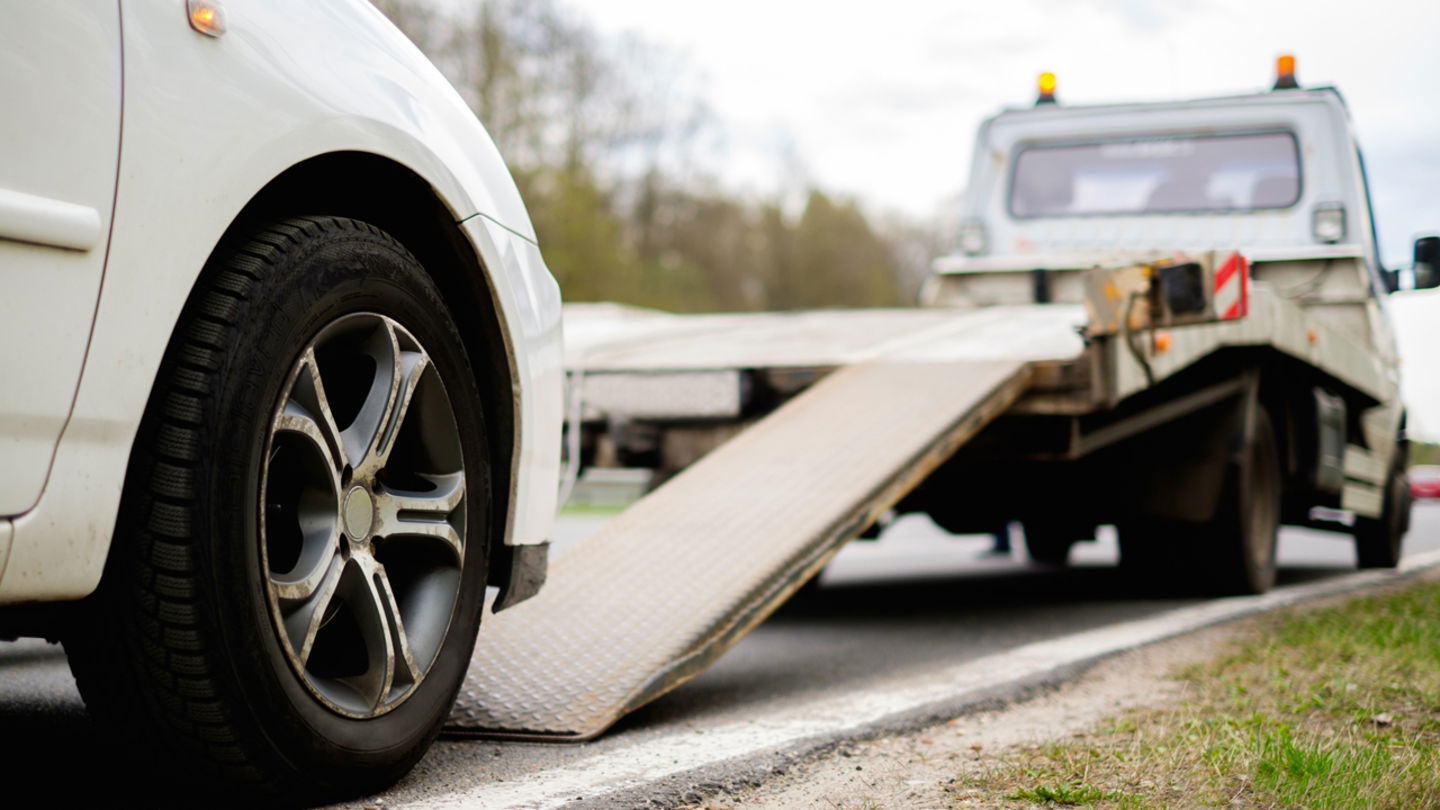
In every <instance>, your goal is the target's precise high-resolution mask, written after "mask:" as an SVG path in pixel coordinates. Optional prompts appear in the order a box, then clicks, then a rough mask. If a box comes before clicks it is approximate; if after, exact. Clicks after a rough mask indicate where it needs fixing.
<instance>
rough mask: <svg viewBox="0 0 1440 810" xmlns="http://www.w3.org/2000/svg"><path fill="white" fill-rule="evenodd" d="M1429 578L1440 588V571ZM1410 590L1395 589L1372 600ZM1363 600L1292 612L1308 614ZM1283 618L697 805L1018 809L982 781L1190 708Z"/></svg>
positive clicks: (1102, 670)
mask: <svg viewBox="0 0 1440 810" xmlns="http://www.w3.org/2000/svg"><path fill="white" fill-rule="evenodd" d="M1419 580H1420V581H1423V582H1429V583H1435V582H1437V581H1440V573H1436V572H1430V573H1427V574H1425V575H1422V577H1420V578H1419ZM1412 584H1413V581H1412ZM1404 587H1407V586H1406V585H1404V584H1395V585H1392V586H1388V587H1384V588H1380V589H1373V590H1371V591H1369V594H1370V595H1375V594H1383V593H1386V592H1390V591H1394V590H1396V589H1399V588H1404ZM1353 596H1354V595H1353V594H1352V595H1350V596H1342V597H1332V598H1326V599H1320V600H1316V601H1313V602H1308V603H1306V604H1305V605H1304V606H1303V607H1300V608H1292V609H1293V610H1298V611H1303V612H1308V611H1312V610H1315V609H1317V608H1321V607H1325V606H1329V605H1334V604H1337V603H1342V602H1345V601H1346V600H1347V599H1348V598H1351V597H1353ZM1274 621H1275V617H1274V616H1259V617H1254V618H1250V619H1245V620H1241V621H1237V622H1231V623H1227V624H1225V625H1221V626H1218V627H1212V628H1209V629H1206V630H1202V631H1199V632H1196V633H1191V634H1187V635H1184V636H1180V637H1177V638H1173V639H1169V640H1167V641H1163V642H1160V643H1157V644H1152V645H1149V646H1146V647H1142V648H1139V649H1135V650H1131V651H1128V652H1125V653H1121V654H1119V655H1116V656H1113V657H1111V658H1108V659H1106V660H1104V661H1101V662H1100V663H1099V664H1097V665H1096V666H1094V667H1092V668H1091V669H1090V670H1089V671H1087V672H1086V673H1084V674H1083V675H1081V676H1079V677H1078V678H1075V679H1074V680H1071V681H1069V682H1067V683H1065V684H1062V685H1060V686H1058V687H1055V688H1054V689H1051V690H1047V691H1044V692H1042V693H1040V694H1038V695H1034V696H1032V697H1029V698H1028V699H1022V700H1017V701H1014V702H1012V703H1009V704H1007V705H1005V706H1003V707H1000V708H998V709H994V710H986V711H981V712H976V713H970V714H965V715H962V716H960V717H956V718H954V719H951V720H949V721H947V722H945V723H941V724H937V725H932V726H929V727H927V728H923V729H921V730H919V731H915V732H911V733H905V734H897V735H886V736H881V737H877V738H873V739H868V740H861V741H855V742H850V743H844V744H841V745H840V746H837V747H835V748H833V749H830V750H829V751H827V752H826V753H825V754H823V755H821V756H819V757H817V758H814V759H810V760H807V761H803V762H801V763H798V764H795V765H794V766H792V767H790V768H788V769H786V770H785V771H784V772H783V773H780V774H778V775H776V776H775V777H774V778H772V779H769V780H767V781H766V782H764V783H763V784H761V785H759V786H756V787H752V788H744V789H738V790H730V791H725V792H722V793H719V794H716V795H713V796H711V797H710V798H709V799H708V800H707V801H706V802H703V803H699V804H692V805H688V806H687V808H688V810H753V809H754V808H824V809H825V810H882V809H884V808H906V810H909V809H910V808H916V809H917V810H926V809H928V808H947V810H948V809H950V808H957V807H964V808H1015V807H1017V806H1021V804H1022V803H1017V802H1014V801H1007V800H1005V799H1003V798H997V795H996V792H995V791H993V790H986V789H984V787H983V781H980V780H979V778H980V777H983V776H985V775H986V774H992V773H994V772H996V770H997V769H999V768H1003V767H1006V766H1010V767H1013V766H1014V764H1015V763H1016V762H1017V761H1023V760H1025V759H1026V758H1027V757H1031V756H1034V755H1036V754H1038V753H1039V752H1041V751H1043V750H1049V749H1050V748H1052V747H1053V746H1054V745H1055V744H1057V743H1074V742H1086V741H1087V738H1093V737H1097V736H1098V735H1099V733H1100V732H1101V731H1102V730H1103V729H1105V728H1106V726H1107V724H1109V723H1113V722H1114V721H1115V720H1116V718H1119V717H1121V716H1122V715H1131V714H1133V713H1135V712H1137V711H1143V710H1154V709H1164V708H1168V707H1175V706H1179V705H1181V704H1184V703H1187V702H1189V701H1190V700H1192V699H1193V698H1195V697H1196V694H1195V693H1196V686H1195V685H1194V684H1193V683H1190V682H1186V681H1184V680H1182V679H1181V678H1179V677H1177V676H1176V673H1179V672H1181V671H1183V670H1185V669H1186V668H1187V667H1191V666H1192V665H1197V664H1203V663H1206V662H1209V661H1212V660H1214V659H1216V658H1217V657H1218V656H1221V655H1223V654H1225V653H1226V652H1227V650H1233V649H1234V644H1235V642H1237V641H1241V640H1243V639H1245V638H1246V637H1252V638H1258V637H1259V636H1260V634H1261V632H1262V631H1263V630H1264V628H1265V627H1272V628H1273V622H1274ZM977 784H981V785H982V786H981V787H977ZM1087 804H1088V802H1087ZM1024 806H1031V805H1029V804H1024Z"/></svg>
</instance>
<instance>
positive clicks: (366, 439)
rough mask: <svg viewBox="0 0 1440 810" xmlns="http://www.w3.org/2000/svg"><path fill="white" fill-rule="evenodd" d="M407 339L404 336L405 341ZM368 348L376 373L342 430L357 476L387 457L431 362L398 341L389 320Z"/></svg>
mask: <svg viewBox="0 0 1440 810" xmlns="http://www.w3.org/2000/svg"><path fill="white" fill-rule="evenodd" d="M409 342H410V341H409V339H408V337H407V340H406V343H409ZM368 348H369V349H370V356H371V358H372V359H374V360H375V377H374V379H373V380H372V381H371V384H370V391H369V393H368V394H367V395H366V397H365V403H364V404H363V405H362V406H361V407H360V413H359V414H358V415H357V416H356V417H355V421H354V423H352V424H351V425H350V427H348V428H346V429H345V431H344V433H343V436H344V440H345V445H346V452H347V454H348V456H349V458H350V459H351V464H353V465H354V468H355V475H356V476H357V477H368V476H372V475H374V474H375V473H376V472H378V471H379V470H380V469H381V468H383V467H384V466H385V463H386V462H387V461H388V460H389V459H390V452H391V450H392V449H393V448H394V446H395V436H396V434H397V433H398V432H399V430H400V426H401V425H402V424H404V422H405V416H406V414H407V413H408V412H409V410H410V402H411V400H412V399H414V397H415V388H416V386H417V385H418V384H419V382H420V378H421V376H422V375H423V374H424V372H425V369H426V368H427V367H428V366H429V364H430V359H429V358H428V357H427V356H426V355H425V353H424V352H423V351H420V350H419V349H418V347H414V346H413V345H411V346H409V347H407V346H402V345H401V339H400V336H399V335H397V334H396V333H395V328H394V327H393V326H392V325H391V324H390V323H389V322H388V321H386V322H385V328H384V330H383V331H382V332H381V333H379V334H377V335H376V338H375V339H372V340H371V341H370V343H369V345H368Z"/></svg>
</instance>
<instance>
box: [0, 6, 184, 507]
mask: <svg viewBox="0 0 1440 810" xmlns="http://www.w3.org/2000/svg"><path fill="white" fill-rule="evenodd" d="M176 5H177V8H176V14H180V13H182V12H183V5H182V4H179V3H177V4H176ZM120 106H121V51H120V8H119V3H118V0H65V2H14V3H6V4H5V5H4V6H3V7H0V516H4V515H15V514H19V513H22V512H24V511H26V510H28V509H30V508H31V507H32V506H33V505H34V504H35V502H36V501H37V500H38V499H39V497H40V493H41V491H42V490H43V488H44V485H45V478H46V475H47V474H48V470H49V467H50V462H51V458H52V456H53V455H54V452H55V446H56V444H57V442H58V440H59V438H60V433H61V431H62V430H64V429H65V424H66V421H67V419H68V417H69V413H70V407H71V403H72V401H73V399H74V396H75V389H76V386H77V384H78V383H79V380H80V371H81V367H82V366H83V365H84V361H85V352H86V348H87V345H88V342H89V336H90V326H91V322H92V320H93V318H94V314H95V305H96V297H97V296H98V295H99V292H100V282H101V277H102V274H103V272H104V268H105V253H106V247H107V245H108V243H109V230H110V217H111V208H112V207H113V204H114V198H115V172H116V166H117V162H118V159H119V150H120ZM91 427H92V428H93V427H94V426H91Z"/></svg>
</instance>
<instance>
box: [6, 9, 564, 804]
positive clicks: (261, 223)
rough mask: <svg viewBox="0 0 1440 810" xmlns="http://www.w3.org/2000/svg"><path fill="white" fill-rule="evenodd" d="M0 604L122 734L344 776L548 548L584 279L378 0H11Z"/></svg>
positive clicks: (275, 774) (186, 750) (384, 777)
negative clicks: (558, 273) (565, 296)
mask: <svg viewBox="0 0 1440 810" xmlns="http://www.w3.org/2000/svg"><path fill="white" fill-rule="evenodd" d="M0 109H3V119H0V120H3V121H4V122H5V124H4V125H0V347H3V353H0V636H5V637H9V638H14V637H18V636H31V635H35V636H45V637H50V638H59V639H61V640H63V641H64V643H65V648H66V650H67V652H68V654H69V656H70V660H71V666H72V669H73V670H74V672H75V675H76V677H77V680H78V683H79V686H80V690H81V692H82V694H83V695H84V697H85V700H86V703H87V705H88V706H89V707H90V709H91V711H92V713H93V715H94V716H95V717H96V719H97V720H99V721H100V722H101V724H102V726H103V727H106V728H108V729H110V730H111V731H112V732H113V733H114V734H115V735H116V737H117V739H123V740H124V741H125V744H124V746H123V750H127V751H132V752H139V753H141V754H142V755H145V756H152V755H153V757H154V758H156V759H158V760H160V761H163V762H165V763H166V765H167V770H168V772H169V773H172V774H174V773H185V774H189V775H190V777H191V778H192V779H194V780H196V781H204V782H214V781H215V780H219V782H218V783H219V784H224V785H240V786H243V787H245V788H247V789H252V790H260V791H270V792H280V791H283V792H286V793H287V794H288V795H291V796H304V797H311V796H313V797H324V796H335V795H339V794H345V793H357V792H363V791H369V790H374V789H377V788H379V787H381V786H383V785H385V784H388V783H390V782H391V781H393V780H394V779H396V778H398V777H399V776H400V775H401V774H403V773H404V772H405V771H406V770H407V769H408V768H409V767H410V766H411V765H412V764H413V763H414V762H415V761H416V760H417V759H418V758H419V756H420V755H421V754H422V753H423V752H424V750H425V748H426V746H427V745H428V744H429V742H430V741H431V740H432V739H433V738H434V736H435V734H436V733H437V731H438V729H439V727H440V724H441V723H442V722H443V720H444V719H445V717H446V715H447V713H448V711H449V708H450V705H451V703H452V701H453V698H454V695H455V692H456V690H457V688H458V687H459V684H460V682H461V680H462V678H463V676H464V673H465V670H466V667H467V664H468V662H469V658H470V653H471V648H472V646H473V644H474V639H475V633H476V630H477V627H478V625H479V621H480V614H481V609H482V603H483V600H484V596H485V590H486V585H487V582H488V583H489V584H493V585H498V586H500V588H501V595H500V603H499V604H500V606H508V605H510V604H513V603H515V602H516V601H519V600H520V599H523V598H525V597H526V596H528V595H530V594H531V593H533V592H534V590H535V589H536V588H538V587H539V584H540V582H541V581H543V579H544V573H545V550H546V546H545V541H546V539H547V537H548V535H549V532H550V526H551V521H552V520H553V517H554V511H555V496H556V482H557V480H558V468H559V437H560V430H559V427H560V421H561V388H560V386H561V374H562V372H561V351H560V346H561V344H560V297H559V291H558V288H557V286H556V284H555V281H554V279H553V278H552V276H551V275H550V273H549V272H548V271H547V270H546V268H545V266H544V263H543V262H542V260H541V257H540V253H539V250H538V249H537V247H536V244H535V235H534V232H533V230H532V228H531V224H530V220H529V217H528V215H527V214H526V211H525V208H524V205H523V203H522V202H521V200H520V197H519V194H518V193H517V191H516V188H515V184H514V182H513V181H512V179H511V177H510V175H509V173H508V172H507V170H506V168H505V166H504V164H503V163H502V161H501V159H500V156H499V154H498V153H497V152H496V150H495V147H494V145H493V144H492V142H491V140H490V139H489V137H488V136H487V135H486V133H485V131H484V129H483V128H482V127H481V125H480V124H479V123H478V122H477V121H476V120H475V117H474V115H473V114H472V113H471V112H470V111H469V110H468V109H467V108H466V106H465V104H464V103H463V102H462V101H461V99H460V98H459V96H458V95H457V94H456V93H455V92H454V90H453V89H452V88H451V87H450V86H449V85H448V84H447V83H446V82H445V80H444V79H443V78H442V77H441V76H440V74H439V73H438V71H436V70H435V68H434V67H433V66H432V65H431V64H430V63H429V62H428V61H427V60H426V59H425V57H424V56H422V55H421V54H420V52H419V51H418V50H416V48H415V47H414V46H413V45H412V44H411V43H410V42H409V41H408V40H406V39H405V37H404V36H403V35H402V34H400V32H399V31H397V30H396V29H395V28H394V27H393V26H391V25H390V23H389V22H387V21H386V20H385V19H384V17H383V16H382V15H381V14H380V13H379V12H378V11H376V10H375V9H374V8H373V7H372V6H371V5H370V4H369V3H368V2H365V0H307V1H306V2H303V3H297V2H293V1H292V0H244V1H243V2H240V1H238V0H237V1H236V2H231V3H224V4H222V3H221V2H200V1H197V0H189V2H186V0H152V2H143V3H139V2H137V3H128V2H127V3H120V2H117V0H67V2H63V3H12V4H8V5H7V6H6V7H5V8H4V10H0Z"/></svg>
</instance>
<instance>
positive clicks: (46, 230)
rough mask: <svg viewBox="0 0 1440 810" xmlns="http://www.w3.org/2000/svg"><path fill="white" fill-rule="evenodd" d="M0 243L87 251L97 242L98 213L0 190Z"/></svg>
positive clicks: (24, 194)
mask: <svg viewBox="0 0 1440 810" xmlns="http://www.w3.org/2000/svg"><path fill="white" fill-rule="evenodd" d="M0 239H12V240H15V241H17V242H31V243H34V244H37V245H45V246H47V247H56V248H64V249H66V250H79V251H88V250H90V249H91V248H93V247H95V245H96V243H97V242H99V241H100V212H99V211H96V210H95V209H94V208H91V207H90V206H88V205H77V204H75V203H68V202H63V201H61V200H52V199H49V198H48V197H39V196H36V195H34V194H26V193H24V192H22V191H15V190H13V189H8V188H0Z"/></svg>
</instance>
